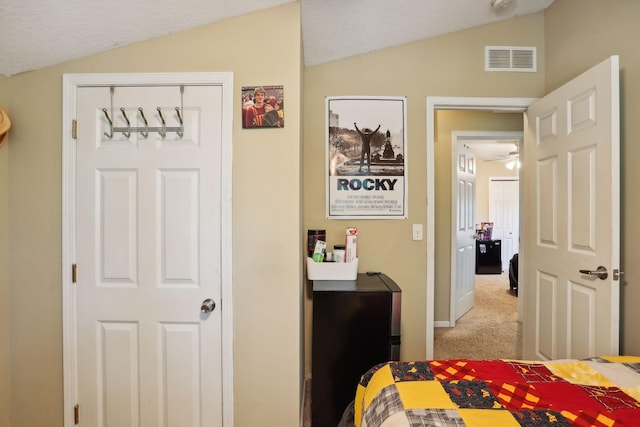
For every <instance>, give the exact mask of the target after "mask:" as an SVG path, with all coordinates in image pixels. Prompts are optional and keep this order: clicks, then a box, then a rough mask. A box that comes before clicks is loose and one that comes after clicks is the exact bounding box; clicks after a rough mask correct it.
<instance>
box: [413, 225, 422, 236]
mask: <svg viewBox="0 0 640 427" xmlns="http://www.w3.org/2000/svg"><path fill="white" fill-rule="evenodd" d="M413 240H422V224H413Z"/></svg>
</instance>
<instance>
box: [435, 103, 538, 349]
mask: <svg viewBox="0 0 640 427" xmlns="http://www.w3.org/2000/svg"><path fill="white" fill-rule="evenodd" d="M535 100H536V98H469V97H444V96H428V97H427V100H426V102H427V221H426V223H427V230H426V231H427V284H426V285H427V292H426V296H427V299H426V358H427V359H433V333H434V331H433V328H434V294H435V289H434V288H435V217H434V215H435V183H434V179H435V173H434V167H435V162H434V151H435V139H436V137H435V112H436V110H488V111H501V112H512V113H514V112H524V111H525V110H526V109H527V107H528V106H529V105H531V104H532V103H533V102H534V101H535Z"/></svg>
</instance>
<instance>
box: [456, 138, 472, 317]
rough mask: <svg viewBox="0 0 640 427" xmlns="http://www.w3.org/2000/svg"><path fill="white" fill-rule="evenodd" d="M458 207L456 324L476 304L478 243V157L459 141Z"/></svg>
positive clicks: (457, 166)
mask: <svg viewBox="0 0 640 427" xmlns="http://www.w3.org/2000/svg"><path fill="white" fill-rule="evenodd" d="M453 167H454V171H455V173H454V175H455V177H456V180H455V184H454V185H455V186H456V190H455V191H454V194H455V199H454V208H453V211H454V212H456V219H455V230H456V231H455V236H456V240H455V241H456V256H455V257H452V260H454V259H455V266H454V271H453V272H452V279H453V282H454V283H453V284H452V285H455V304H454V306H453V310H454V313H455V317H454V319H453V320H454V321H455V320H458V319H459V318H460V317H462V315H463V314H465V313H466V312H467V311H469V310H471V309H472V308H473V306H474V304H475V259H476V252H475V251H476V246H475V244H476V241H475V239H474V237H473V236H474V234H475V213H476V157H475V152H474V151H473V150H472V149H471V148H470V147H469V146H468V145H466V144H464V143H463V142H457V143H456V147H455V152H454V165H453Z"/></svg>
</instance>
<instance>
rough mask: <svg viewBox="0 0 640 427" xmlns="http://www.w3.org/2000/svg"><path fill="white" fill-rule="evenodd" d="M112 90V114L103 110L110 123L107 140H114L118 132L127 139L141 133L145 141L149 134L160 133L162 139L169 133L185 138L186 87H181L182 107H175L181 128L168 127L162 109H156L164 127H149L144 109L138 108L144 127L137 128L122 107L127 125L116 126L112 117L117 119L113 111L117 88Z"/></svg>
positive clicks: (105, 133) (106, 134) (106, 133)
mask: <svg viewBox="0 0 640 427" xmlns="http://www.w3.org/2000/svg"><path fill="white" fill-rule="evenodd" d="M110 90H111V114H109V109H107V108H103V109H102V112H103V113H104V116H105V117H106V118H107V122H109V131H108V132H104V136H106V137H107V138H109V139H112V138H113V135H114V134H115V133H118V132H120V133H122V134H123V135H124V136H125V137H127V138H130V137H131V134H132V133H134V132H139V133H140V135H141V136H142V137H143V138H145V139H146V138H147V137H148V136H149V132H158V134H160V137H161V138H163V139H164V138H165V137H166V136H167V132H175V133H176V134H177V135H178V137H180V138H182V137H183V136H184V119H183V116H182V114H183V95H184V86H180V107H175V110H176V114H177V115H178V120H179V122H180V126H170V127H167V123H166V122H165V119H164V116H163V115H162V109H161V108H160V107H156V110H157V111H158V115H159V116H160V121H161V122H162V126H152V127H149V122H148V121H147V118H146V117H145V115H144V111H143V109H142V107H138V112H139V113H140V116H141V117H142V120H143V121H144V126H135V127H134V126H131V121H130V120H129V117H128V116H127V113H126V110H125V108H124V107H120V112H121V113H122V117H123V118H124V120H125V122H126V123H127V125H126V126H122V127H117V126H114V125H113V120H112V117H115V116H114V111H113V94H114V91H115V88H114V87H113V86H112V87H111V88H110Z"/></svg>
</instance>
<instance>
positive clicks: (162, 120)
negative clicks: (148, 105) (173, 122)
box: [156, 107, 167, 138]
mask: <svg viewBox="0 0 640 427" xmlns="http://www.w3.org/2000/svg"><path fill="white" fill-rule="evenodd" d="M156 110H158V115H160V121H161V122H162V130H161V131H160V132H158V133H159V134H160V137H162V138H164V137H165V136H166V135H167V125H166V123H165V122H164V117H162V109H161V108H160V107H156Z"/></svg>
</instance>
